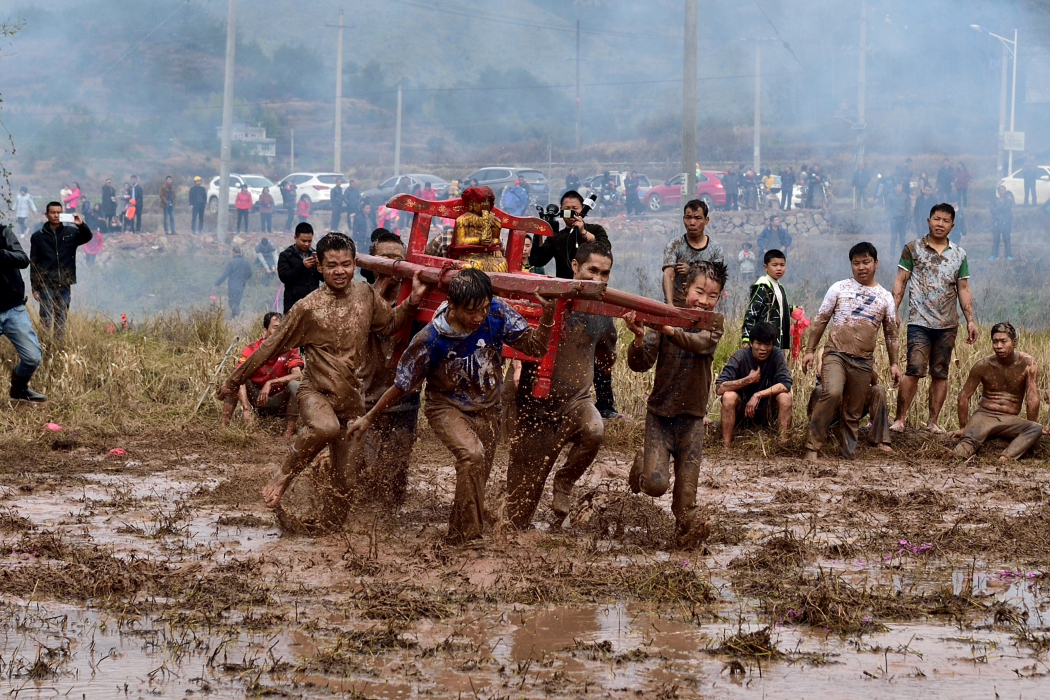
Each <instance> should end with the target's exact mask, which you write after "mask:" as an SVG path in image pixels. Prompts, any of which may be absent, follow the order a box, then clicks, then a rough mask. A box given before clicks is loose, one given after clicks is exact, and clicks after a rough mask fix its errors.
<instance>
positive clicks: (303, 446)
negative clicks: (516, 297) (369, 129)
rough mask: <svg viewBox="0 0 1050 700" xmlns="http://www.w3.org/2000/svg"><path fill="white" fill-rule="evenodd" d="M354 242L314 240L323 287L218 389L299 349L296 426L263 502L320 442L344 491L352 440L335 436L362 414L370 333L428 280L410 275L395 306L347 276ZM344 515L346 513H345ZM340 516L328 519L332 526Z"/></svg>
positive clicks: (386, 328) (392, 329)
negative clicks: (302, 363)
mask: <svg viewBox="0 0 1050 700" xmlns="http://www.w3.org/2000/svg"><path fill="white" fill-rule="evenodd" d="M355 254H356V250H355V249H354V242H353V241H352V240H350V239H349V238H347V237H346V236H344V235H343V234H341V233H329V234H328V235H327V236H325V237H324V238H322V239H321V242H320V243H318V244H317V261H318V267H319V268H320V269H321V274H322V276H323V277H324V286H322V287H321V288H319V289H318V290H317V291H315V292H311V293H310V294H309V295H308V296H306V297H305V298H303V299H301V300H300V301H298V302H297V303H296V304H295V306H293V307H292V308H291V310H290V311H289V313H288V316H287V317H286V318H285V320H284V323H282V324H281V326H280V328H278V329H277V332H276V333H274V334H273V335H271V336H270V337H269V338H267V339H266V340H265V341H264V342H263V344H262V345H261V346H259V349H257V350H256V351H255V352H254V353H252V354H251V356H250V357H249V358H248V359H247V360H245V361H244V363H243V364H242V365H241V366H240V367H238V368H237V369H236V370H235V371H234V373H233V374H232V375H230V378H229V379H227V380H226V382H225V383H224V384H223V385H222V386H221V387H220V389H219V395H220V397H222V398H225V397H227V396H230V395H231V394H236V393H237V390H238V387H239V386H240V385H241V384H243V383H244V382H245V381H247V380H248V378H249V377H251V376H252V375H253V374H255V372H256V371H257V370H258V369H259V368H260V367H261V366H262V365H263V364H264V363H265V362H266V361H267V360H269V359H270V358H272V357H277V356H278V355H281V354H283V353H286V352H289V351H290V350H291V349H292V348H297V347H298V348H302V349H303V350H304V355H305V360H306V371H305V372H303V379H302V384H301V385H300V387H299V395H298V399H299V431H298V432H297V433H296V436H295V439H294V440H293V441H292V446H291V449H290V450H289V451H288V456H287V457H286V458H285V460H284V464H283V465H282V467H281V471H280V472H279V473H278V474H277V475H276V476H274V477H273V478H272V479H271V480H270V482H269V483H268V484H266V486H265V488H263V500H264V501H265V502H266V505H267V506H268V507H270V508H277V506H278V504H279V503H280V502H281V497H282V496H283V495H284V492H285V491H286V490H287V489H288V486H289V485H291V483H292V480H293V479H295V477H296V476H297V475H298V474H299V473H300V472H301V471H302V470H303V469H305V468H306V466H307V465H308V464H310V462H311V461H312V460H313V458H314V457H316V456H317V454H318V453H319V452H320V451H321V450H322V449H323V448H324V447H325V446H329V447H330V452H331V460H332V466H331V474H329V475H327V476H328V477H329V478H330V480H331V482H332V486H333V488H334V489H335V491H336V494H337V497H341V498H345V497H346V488H347V484H346V475H347V473H348V472H347V469H348V467H349V465H350V464H356V463H357V462H356V461H352V460H351V454H350V445H348V444H347V443H346V442H344V441H341V440H339V437H340V435H341V434H342V433H343V432H344V431H345V429H344V428H343V426H345V425H347V424H348V423H349V422H351V421H353V420H354V419H355V418H357V417H358V416H360V415H361V414H362V413H364V400H363V397H362V392H361V380H360V379H359V378H358V377H359V376H360V375H361V374H363V373H365V372H364V371H365V369H366V368H367V367H368V366H369V364H370V363H373V362H376V361H377V359H376V358H374V357H371V356H370V355H369V353H368V348H370V347H371V346H370V345H369V343H368V338H369V334H370V333H381V334H383V335H391V334H394V333H396V332H397V331H399V330H400V329H402V328H404V327H405V325H407V324H408V323H409V322H410V321H411V320H412V318H413V317H414V316H415V313H416V308H417V307H418V306H419V303H420V301H422V299H423V295H424V294H425V293H426V291H427V285H425V284H423V283H422V282H420V281H419V277H418V275H417V276H416V277H415V278H414V279H413V280H412V294H411V296H409V298H408V299H406V300H405V302H404V303H402V304H401V305H400V306H398V307H397V308H396V309H392V308H391V307H390V304H389V302H387V301H386V300H385V299H383V298H382V297H381V296H380V295H379V293H378V292H377V291H376V290H374V289H372V287H370V286H369V285H367V284H365V283H364V282H353V281H352V280H353V277H354V269H355V260H354V256H355ZM344 515H345V513H344ZM341 524H342V523H341V522H326V523H325V525H326V526H329V527H338V526H340V525H341Z"/></svg>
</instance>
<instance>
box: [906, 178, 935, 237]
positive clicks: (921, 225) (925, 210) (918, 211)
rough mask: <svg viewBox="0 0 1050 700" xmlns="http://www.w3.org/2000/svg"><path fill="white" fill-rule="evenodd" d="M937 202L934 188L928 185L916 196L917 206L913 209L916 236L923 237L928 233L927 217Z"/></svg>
mask: <svg viewBox="0 0 1050 700" xmlns="http://www.w3.org/2000/svg"><path fill="white" fill-rule="evenodd" d="M936 203H937V198H936V197H934V196H933V188H932V187H930V186H929V185H926V186H925V187H923V188H922V191H921V192H919V196H918V197H916V198H915V207H914V208H913V209H912V222H913V223H914V224H915V237H916V238H921V237H922V236H925V235H926V230H927V228H928V227H927V225H926V219H927V218H928V217H929V216H930V209H932V208H933V205H934V204H936Z"/></svg>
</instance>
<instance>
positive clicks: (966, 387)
mask: <svg viewBox="0 0 1050 700" xmlns="http://www.w3.org/2000/svg"><path fill="white" fill-rule="evenodd" d="M991 335H992V350H993V353H992V354H991V355H988V356H987V357H985V358H983V359H981V360H978V361H977V363H976V364H975V365H974V366H973V367H971V368H970V374H969V376H967V378H966V383H965V384H963V388H962V391H960V392H959V426H960V427H959V429H958V430H957V431H955V432H954V433H952V436H953V437H957V438H962V439H961V441H960V442H959V444H958V445H956V446H955V455H956V456H957V457H960V458H962V459H969V458H970V457H973V456H974V455H976V454H977V453H978V452H979V451H980V449H981V445H983V444H984V443H985V441H987V440H988V439H989V438H994V437H998V438H1005V439H1007V440H1011V441H1012V442H1011V443H1010V444H1009V445H1007V447H1006V449H1005V450H1004V451H1003V453H1002V454H1001V455H1000V456H999V461H1000V462H1007V461H1010V460H1014V459H1020V458H1021V456H1022V455H1024V453H1025V452H1027V451H1028V450H1030V449H1031V448H1032V447H1033V446H1034V445H1035V443H1037V442H1039V438H1040V437H1041V436H1042V435H1043V426H1042V425H1040V424H1039V384H1038V382H1039V367H1038V365H1037V364H1036V362H1035V359H1034V358H1033V357H1032V356H1031V355H1029V354H1027V353H1023V352H1017V331H1016V330H1014V327H1013V326H1012V325H1011V324H1009V323H997V324H995V325H994V326H992V334H991ZM978 387H980V388H981V402H980V404H979V405H978V408H977V410H976V411H974V414H973V415H972V416H971V415H968V414H969V412H970V399H972V398H973V395H974V392H976V391H977V388H978ZM1022 403H1024V404H1025V407H1026V408H1027V409H1028V412H1027V415H1028V420H1024V419H1022V418H1021V417H1020V413H1021V404H1022Z"/></svg>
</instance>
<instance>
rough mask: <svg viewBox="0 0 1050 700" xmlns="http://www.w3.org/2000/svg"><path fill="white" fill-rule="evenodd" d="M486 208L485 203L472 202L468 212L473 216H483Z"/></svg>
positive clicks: (468, 206)
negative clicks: (482, 213)
mask: <svg viewBox="0 0 1050 700" xmlns="http://www.w3.org/2000/svg"><path fill="white" fill-rule="evenodd" d="M486 201H487V200H486ZM484 206H485V205H484V203H483V202H470V203H469V204H468V205H467V211H469V212H470V213H471V214H476V215H478V216H481V212H482V211H483V207H484Z"/></svg>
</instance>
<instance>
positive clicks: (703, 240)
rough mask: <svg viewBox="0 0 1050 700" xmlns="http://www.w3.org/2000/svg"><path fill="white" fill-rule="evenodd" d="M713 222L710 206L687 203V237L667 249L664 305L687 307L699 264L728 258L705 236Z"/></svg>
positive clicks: (684, 218) (693, 201) (684, 213)
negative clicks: (689, 283)
mask: <svg viewBox="0 0 1050 700" xmlns="http://www.w3.org/2000/svg"><path fill="white" fill-rule="evenodd" d="M710 222H711V218H710V216H709V212H708V210H707V202H705V201H703V200H702V199H691V200H689V201H688V202H686V204H685V207H684V208H683V211H682V223H683V224H684V226H685V235H683V236H682V237H680V238H674V239H672V240H671V241H669V242H668V243H667V246H666V247H665V248H664V262H663V283H662V285H661V286H662V287H663V292H664V302H666V303H668V304H671V305H673V306H679V307H680V306H682V305H683V304H685V278H686V276H687V275H688V274H689V270H690V268H691V267H692V266H694V265H695V264H696V263H699V262H702V261H708V262H721V263H724V262H725V260H726V256H725V252H724V251H723V250H722V246H720V245H718V244H717V243H715V242H714V241H712V240H711V238H710V236H708V235H707V234H706V233H705V232H704V230H705V229H706V228H707V224H709V223H710ZM560 276H561V275H559V277H560Z"/></svg>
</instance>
